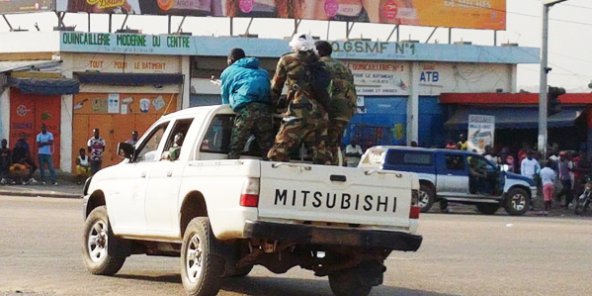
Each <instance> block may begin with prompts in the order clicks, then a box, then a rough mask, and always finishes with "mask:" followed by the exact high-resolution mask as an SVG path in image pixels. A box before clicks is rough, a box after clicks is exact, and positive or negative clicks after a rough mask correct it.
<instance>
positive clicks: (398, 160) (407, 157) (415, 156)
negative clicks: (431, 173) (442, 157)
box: [386, 150, 433, 166]
mask: <svg viewBox="0 0 592 296" xmlns="http://www.w3.org/2000/svg"><path fill="white" fill-rule="evenodd" d="M386 160H387V163H389V164H398V165H422V166H431V165H432V164H433V155H432V153H425V152H415V151H397V150H390V151H389V153H388V154H387V159H386Z"/></svg>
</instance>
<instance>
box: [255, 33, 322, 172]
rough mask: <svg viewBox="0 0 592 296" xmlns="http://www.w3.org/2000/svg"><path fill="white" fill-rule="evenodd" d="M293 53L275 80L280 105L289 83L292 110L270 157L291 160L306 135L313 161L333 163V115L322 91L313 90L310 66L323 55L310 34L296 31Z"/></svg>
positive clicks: (274, 92)
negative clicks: (328, 144)
mask: <svg viewBox="0 0 592 296" xmlns="http://www.w3.org/2000/svg"><path fill="white" fill-rule="evenodd" d="M290 47H291V48H292V50H293V53H290V54H286V55H284V56H282V57H281V59H280V61H279V62H278V64H277V69H276V72H275V76H274V77H273V79H272V81H271V101H272V102H273V104H275V105H276V106H277V103H278V101H279V98H280V95H281V93H282V89H283V88H284V83H287V86H288V95H287V100H288V111H287V112H286V113H284V115H283V116H284V117H283V119H282V125H281V127H280V130H279V132H278V134H277V135H276V137H275V144H274V145H273V147H272V148H271V150H269V153H268V155H267V156H268V157H269V159H270V160H273V161H289V155H290V152H291V151H292V150H293V149H294V148H296V147H298V146H299V145H300V144H301V143H302V142H303V141H304V140H305V139H307V140H308V139H310V143H311V144H312V149H313V156H312V161H313V163H315V164H330V162H329V160H330V159H331V157H330V156H328V155H330V152H329V151H328V150H327V148H326V141H327V126H328V123H329V117H328V115H327V112H326V110H325V107H323V106H322V105H321V102H320V101H319V99H320V98H319V96H318V94H315V93H313V86H312V83H311V80H310V79H309V77H310V74H311V73H310V71H309V69H310V68H311V67H312V65H314V64H315V63H319V58H318V56H317V54H316V53H315V45H314V40H313V39H312V36H310V34H302V35H300V34H297V35H294V38H292V41H291V42H290Z"/></svg>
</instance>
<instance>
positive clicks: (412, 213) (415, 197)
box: [409, 189, 421, 219]
mask: <svg viewBox="0 0 592 296" xmlns="http://www.w3.org/2000/svg"><path fill="white" fill-rule="evenodd" d="M420 212H421V207H420V206H419V190H417V189H412V190H411V208H410V209H409V219H419V213H420Z"/></svg>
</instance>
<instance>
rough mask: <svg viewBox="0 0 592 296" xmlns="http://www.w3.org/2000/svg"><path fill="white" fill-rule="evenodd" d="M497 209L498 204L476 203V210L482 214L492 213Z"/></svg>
mask: <svg viewBox="0 0 592 296" xmlns="http://www.w3.org/2000/svg"><path fill="white" fill-rule="evenodd" d="M498 209H499V204H491V203H482V204H478V205H477V211H479V213H481V214H484V215H493V214H495V212H497V210H498Z"/></svg>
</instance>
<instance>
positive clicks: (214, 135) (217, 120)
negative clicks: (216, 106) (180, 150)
mask: <svg viewBox="0 0 592 296" xmlns="http://www.w3.org/2000/svg"><path fill="white" fill-rule="evenodd" d="M233 126H234V115H230V114H221V115H216V117H214V119H212V123H211V124H210V126H209V127H208V131H207V132H206V136H205V137H204V139H203V140H202V142H201V147H200V151H201V152H209V153H223V154H228V146H229V145H230V136H231V134H232V127H233Z"/></svg>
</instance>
